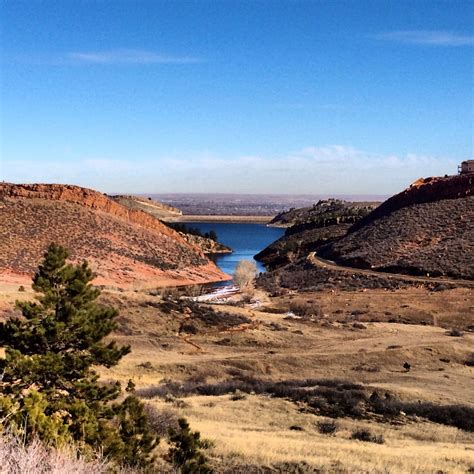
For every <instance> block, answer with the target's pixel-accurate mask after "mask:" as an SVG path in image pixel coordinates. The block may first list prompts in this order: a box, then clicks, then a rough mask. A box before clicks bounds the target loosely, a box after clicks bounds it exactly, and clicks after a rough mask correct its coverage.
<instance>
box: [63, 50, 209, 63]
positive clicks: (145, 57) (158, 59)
mask: <svg viewBox="0 0 474 474" xmlns="http://www.w3.org/2000/svg"><path fill="white" fill-rule="evenodd" d="M67 57H68V59H70V60H72V61H74V62H77V63H85V64H194V63H199V62H201V60H200V59H199V58H196V57H194V56H177V55H170V54H162V53H156V52H153V51H143V50H136V49H115V50H109V51H76V52H71V53H69V54H68V55H67Z"/></svg>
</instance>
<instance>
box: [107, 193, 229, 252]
mask: <svg viewBox="0 0 474 474" xmlns="http://www.w3.org/2000/svg"><path fill="white" fill-rule="evenodd" d="M110 198H111V199H113V200H114V201H115V202H117V203H119V204H121V205H122V206H125V207H127V208H129V209H132V210H140V211H143V212H146V213H147V214H150V215H152V216H153V217H156V218H157V219H160V220H162V221H164V222H168V220H171V221H172V220H174V219H176V218H179V217H180V216H182V215H183V213H182V212H181V211H180V210H179V209H177V208H175V207H172V206H168V205H167V204H163V203H162V202H158V201H155V200H153V199H151V198H148V199H144V198H141V197H138V196H122V195H118V196H110ZM167 226H168V227H171V228H172V229H175V230H176V231H177V232H178V233H179V235H180V236H181V237H182V238H183V239H184V240H186V242H188V243H189V244H190V245H192V246H195V247H198V248H199V249H200V250H201V251H202V252H203V253H204V254H206V255H210V254H217V253H231V252H232V250H231V249H230V248H229V247H227V246H225V245H223V244H221V243H219V242H216V241H214V240H212V239H208V238H206V237H204V236H201V235H194V234H193V233H192V232H186V226H185V225H183V224H181V225H180V224H174V225H173V224H167Z"/></svg>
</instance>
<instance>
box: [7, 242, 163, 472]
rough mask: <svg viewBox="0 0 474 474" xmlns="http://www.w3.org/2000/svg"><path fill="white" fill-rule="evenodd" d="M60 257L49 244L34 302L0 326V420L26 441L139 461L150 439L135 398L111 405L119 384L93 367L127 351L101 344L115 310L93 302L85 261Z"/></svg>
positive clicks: (35, 279) (36, 282)
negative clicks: (0, 353)
mask: <svg viewBox="0 0 474 474" xmlns="http://www.w3.org/2000/svg"><path fill="white" fill-rule="evenodd" d="M67 257H68V252H67V250H66V249H64V248H63V247H61V246H58V245H55V244H51V245H50V246H49V248H48V250H47V252H46V254H45V256H44V260H43V262H42V263H41V265H40V266H39V268H38V271H37V272H36V274H35V275H34V277H33V285H32V287H33V289H34V290H35V292H36V293H37V296H36V301H34V302H30V301H23V302H17V307H18V308H19V309H20V310H21V312H22V315H23V318H21V319H20V318H16V317H14V318H10V319H9V320H8V321H6V322H5V323H3V324H0V345H1V346H3V347H5V357H4V358H2V359H0V373H3V378H2V380H1V382H0V418H2V417H3V418H5V419H7V421H8V423H9V424H10V427H13V428H14V429H16V430H17V431H20V432H21V434H22V435H23V436H24V437H25V439H27V440H28V439H32V437H34V436H39V437H40V438H41V439H43V440H44V441H46V442H48V443H50V444H60V443H63V442H68V441H70V440H73V441H75V442H76V443H78V444H79V445H80V446H82V447H83V448H84V449H88V448H89V449H101V450H103V452H104V454H105V455H106V456H111V457H114V458H115V459H117V460H119V461H120V462H126V463H128V464H139V465H146V464H147V462H149V461H150V459H151V458H150V452H151V450H152V449H153V448H154V446H155V444H156V442H157V440H155V439H154V437H153V436H152V435H151V434H150V432H149V430H148V426H147V424H146V422H145V420H144V417H143V407H142V405H141V402H140V401H139V400H138V399H136V398H135V397H134V396H129V397H127V399H126V400H125V401H124V402H122V403H117V402H115V403H113V401H114V400H116V399H117V398H118V396H119V395H120V393H121V388H120V384H119V383H118V382H117V383H115V384H111V385H110V384H109V385H101V384H99V383H98V375H97V373H96V372H95V370H94V369H93V368H92V367H93V366H105V367H112V366H114V365H116V364H117V363H118V362H119V361H120V359H121V358H122V357H123V356H124V355H126V354H127V353H129V352H130V348H129V347H128V346H125V347H119V346H117V344H116V343H115V342H109V343H105V342H104V341H103V339H104V338H105V337H106V336H108V335H109V334H110V333H111V332H112V331H113V330H114V328H115V327H116V322H115V318H116V316H117V311H116V310H115V309H114V308H109V307H105V306H102V305H99V304H98V303H97V298H98V297H99V294H100V291H99V290H98V289H97V288H95V287H93V286H92V285H91V281H92V279H93V278H94V275H93V272H92V270H91V269H90V268H89V266H88V264H87V262H84V263H82V264H80V265H71V264H67V263H66V259H67ZM135 421H137V422H138V423H137V426H136V427H134V429H130V428H128V426H129V425H130V424H133V423H134V422H135ZM131 446H133V447H131ZM131 449H132V451H133V454H134V455H136V458H133V459H132V458H131V457H130V456H129V454H128V453H130V452H131V451H130V450H131Z"/></svg>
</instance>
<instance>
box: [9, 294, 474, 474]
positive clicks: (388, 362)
mask: <svg viewBox="0 0 474 474" xmlns="http://www.w3.org/2000/svg"><path fill="white" fill-rule="evenodd" d="M1 290H2V289H0V311H3V313H1V314H3V317H5V316H6V315H8V313H9V312H10V311H11V305H12V304H13V302H14V301H15V300H16V299H24V298H26V297H31V295H32V294H31V292H30V291H29V290H28V289H27V290H28V291H27V292H18V288H17V287H15V286H11V287H9V288H3V291H1ZM260 296H262V295H260ZM297 298H300V299H302V300H306V301H307V300H311V301H314V302H316V304H317V305H318V306H320V307H321V308H322V310H321V314H320V315H318V317H316V318H315V320H313V321H304V320H288V319H285V314H281V313H278V312H262V311H259V310H257V309H251V308H249V307H245V308H239V307H234V306H223V307H219V308H216V309H218V310H219V309H222V311H228V312H234V313H237V314H243V315H246V316H248V317H250V318H251V319H252V320H253V321H254V322H255V323H256V324H255V327H254V329H251V330H247V331H244V332H236V333H229V332H227V333H225V332H222V333H219V332H218V331H215V330H213V328H212V327H210V328H209V330H208V331H201V332H199V333H198V334H196V335H193V336H191V341H192V342H193V343H195V344H197V345H198V346H199V347H200V348H201V349H197V348H196V347H194V346H192V345H190V344H188V343H186V342H185V341H184V340H183V339H182V338H180V337H179V336H178V328H179V326H180V322H181V320H182V318H183V315H181V314H174V313H173V314H169V315H166V314H164V313H163V312H162V311H161V309H160V308H159V303H160V298H159V297H154V296H150V295H145V294H143V293H137V292H127V293H119V292H115V293H111V292H106V293H105V294H104V295H103V301H104V302H106V303H109V304H112V305H114V306H117V307H118V308H119V309H120V313H121V315H120V319H119V320H120V328H119V331H118V332H117V333H116V334H115V335H114V337H113V338H114V339H115V340H117V341H118V342H119V343H123V344H130V345H131V346H132V352H131V354H129V355H127V356H126V357H125V358H124V359H123V360H122V361H121V363H120V364H119V365H118V366H117V367H114V368H112V369H101V371H100V373H101V377H102V380H116V379H118V380H120V381H121V382H123V383H124V384H125V383H126V381H127V380H128V379H130V378H132V379H133V380H134V382H135V383H136V384H137V387H147V386H153V385H156V384H158V383H160V382H161V381H162V380H163V379H167V378H170V379H172V380H177V381H179V380H182V381H185V380H199V381H206V380H207V381H208V382H212V381H217V380H225V379H230V378H232V377H233V376H235V375H236V374H239V375H248V376H252V377H257V378H263V379H272V380H284V379H302V378H343V379H348V380H351V381H353V382H361V383H364V384H368V385H370V386H371V387H373V388H374V389H375V388H379V389H387V390H390V391H392V392H394V393H396V394H398V395H399V396H401V397H403V398H406V399H411V400H417V399H420V400H428V401H433V402H437V403H441V404H454V403H459V404H470V405H471V406H472V392H473V388H474V386H473V376H474V368H473V367H468V366H466V365H465V364H464V362H465V360H466V357H467V356H468V354H469V353H471V352H472V351H473V348H474V334H472V333H469V332H466V333H465V334H464V336H463V337H450V336H448V335H447V334H446V329H444V328H442V327H437V326H433V325H420V324H400V323H388V322H365V323H364V325H365V326H366V329H357V328H354V326H353V322H354V321H356V320H361V319H363V320H364V321H370V320H371V317H372V318H373V319H375V320H378V319H382V318H381V316H384V317H385V319H383V321H387V315H386V314H385V312H390V313H392V315H399V316H400V317H402V318H404V319H405V320H406V322H408V323H413V322H419V320H420V318H426V319H429V318H431V317H432V315H433V314H437V315H438V316H439V317H440V319H441V321H446V320H447V318H448V316H449V314H451V315H453V316H454V317H455V318H456V320H457V321H460V320H461V319H462V318H464V321H465V323H466V324H467V323H469V322H470V324H474V321H473V317H472V313H470V309H469V308H472V293H469V292H466V290H460V289H459V290H450V291H446V292H440V293H430V292H428V291H426V290H403V291H399V292H395V293H391V292H381V291H378V290H376V291H373V292H369V291H368V292H351V293H349V292H344V293H340V294H330V293H320V294H309V295H308V294H305V295H299V296H296V297H295V298H293V300H286V299H273V300H269V299H268V298H262V300H263V301H264V303H265V305H267V306H268V307H278V306H280V307H284V305H285V304H288V303H289V301H294V300H295V299H297ZM406 305H408V307H407V306H406ZM354 310H359V311H365V312H364V313H359V314H358V315H357V318H354V317H352V316H351V314H353V313H354ZM341 311H342V312H341ZM467 325H468V324H467ZM448 327H449V326H448ZM440 359H444V361H441V360H440ZM446 360H447V361H448V362H446ZM405 361H409V362H410V363H411V364H412V369H411V370H410V372H405V371H404V370H403V368H402V365H403V363H404V362H405ZM147 362H148V363H149V364H144V363H147ZM360 367H362V369H360ZM356 368H359V370H354V369H356ZM375 368H376V369H377V370H373V371H372V370H367V369H375ZM183 401H184V402H185V403H184V406H181V405H180V408H174V409H175V410H177V412H179V414H182V415H184V416H186V417H187V418H189V421H190V423H191V426H192V428H193V429H197V430H199V431H201V432H202V434H203V436H204V437H206V438H210V439H212V440H214V441H215V446H214V448H213V450H212V457H213V458H214V460H215V461H216V462H217V460H220V463H221V466H222V465H224V466H227V467H232V466H233V465H241V466H245V465H248V466H250V465H251V466H275V465H276V464H278V463H288V462H293V463H301V462H303V461H304V462H306V463H308V464H309V465H311V466H313V467H315V468H323V469H324V470H326V471H346V472H439V471H440V470H441V471H443V472H450V473H451V472H452V473H456V472H466V471H467V469H468V468H469V467H470V466H474V438H473V435H472V434H471V433H467V432H464V431H461V430H458V429H456V428H452V427H446V426H442V425H438V424H434V423H428V422H424V421H421V420H419V421H417V422H415V421H413V420H407V423H406V424H403V425H390V424H388V423H380V422H377V421H375V420H373V421H356V420H353V419H349V418H343V419H339V420H337V423H338V424H339V426H340V429H339V430H338V432H337V433H336V435H335V436H327V435H322V434H320V433H319V432H318V430H317V428H316V422H317V421H319V420H321V419H322V418H321V417H317V416H315V415H314V414H311V413H307V412H304V411H300V409H299V408H300V407H298V406H297V405H296V404H295V403H293V402H290V401H287V400H282V399H271V398H268V397H264V396H256V395H247V396H245V397H244V398H243V399H242V400H237V401H232V400H231V399H230V396H229V395H225V396H220V397H203V396H191V397H188V398H185V399H183ZM151 403H153V404H154V405H156V406H158V407H164V406H166V407H167V408H169V407H170V404H167V403H165V402H164V401H162V400H159V399H153V400H152V401H151ZM291 425H297V426H301V427H302V428H303V429H304V431H294V430H290V426H291ZM360 427H368V428H370V430H371V431H373V432H374V433H375V434H382V435H383V436H384V438H385V440H386V441H385V444H383V445H378V444H373V443H363V442H360V441H354V440H351V439H350V435H351V432H352V431H353V430H354V429H356V428H360ZM241 472H242V471H241Z"/></svg>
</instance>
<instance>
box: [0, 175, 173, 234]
mask: <svg viewBox="0 0 474 474" xmlns="http://www.w3.org/2000/svg"><path fill="white" fill-rule="evenodd" d="M8 198H12V199H19V198H24V199H43V200H48V201H61V202H69V203H74V204H79V205H81V206H84V207H88V208H90V209H93V210H95V211H101V212H105V213H107V214H109V215H111V216H114V217H117V218H119V219H122V220H125V221H127V222H129V223H131V224H137V225H140V226H142V227H146V228H149V229H150V228H151V229H156V230H158V231H160V232H162V233H164V234H166V235H173V231H172V230H171V229H169V228H168V227H166V226H165V225H163V224H162V223H161V222H160V221H158V220H157V219H155V218H154V217H152V216H151V215H150V214H148V213H146V212H143V211H140V210H134V209H129V208H127V207H125V206H122V205H120V204H119V203H117V202H115V201H113V200H112V199H110V198H109V197H108V196H107V195H106V194H102V193H99V192H98V191H94V190H92V189H87V188H82V187H80V186H74V185H71V184H10V183H0V200H5V199H8Z"/></svg>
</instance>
